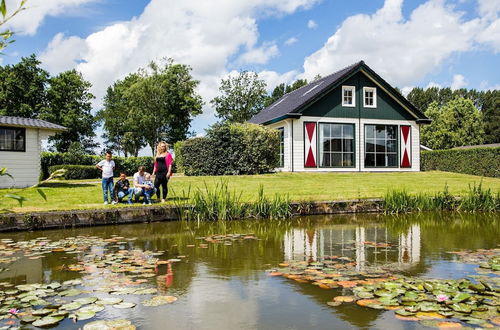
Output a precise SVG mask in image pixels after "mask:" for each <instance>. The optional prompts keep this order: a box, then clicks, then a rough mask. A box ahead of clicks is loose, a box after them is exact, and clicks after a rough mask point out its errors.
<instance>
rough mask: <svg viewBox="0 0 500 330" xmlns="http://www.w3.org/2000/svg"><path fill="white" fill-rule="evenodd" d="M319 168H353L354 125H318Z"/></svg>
mask: <svg viewBox="0 0 500 330" xmlns="http://www.w3.org/2000/svg"><path fill="white" fill-rule="evenodd" d="M319 138H320V140H319V155H320V161H321V163H320V167H353V166H354V125H353V124H329V123H320V124H319Z"/></svg>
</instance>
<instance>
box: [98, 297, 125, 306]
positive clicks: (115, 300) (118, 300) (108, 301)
mask: <svg viewBox="0 0 500 330" xmlns="http://www.w3.org/2000/svg"><path fill="white" fill-rule="evenodd" d="M122 301H123V299H122V298H99V300H97V301H96V304H98V305H115V304H119V303H121V302H122Z"/></svg>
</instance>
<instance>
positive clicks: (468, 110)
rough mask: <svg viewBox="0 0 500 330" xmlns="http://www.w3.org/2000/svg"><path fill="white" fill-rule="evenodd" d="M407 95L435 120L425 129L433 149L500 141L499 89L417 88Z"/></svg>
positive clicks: (427, 139) (424, 139)
mask: <svg viewBox="0 0 500 330" xmlns="http://www.w3.org/2000/svg"><path fill="white" fill-rule="evenodd" d="M407 98H408V100H409V101H410V102H411V103H413V105H415V106H416V107H417V108H418V109H420V110H421V111H422V112H424V113H425V114H426V115H427V116H428V117H429V118H431V119H433V123H432V124H431V125H429V126H424V128H423V131H422V141H423V143H424V144H426V145H428V146H429V147H431V148H436V149H445V148H452V147H456V146H460V145H469V144H483V143H484V144H489V143H500V90H487V91H478V90H475V89H465V88H461V89H457V90H452V89H451V88H449V87H446V88H439V87H430V88H427V89H423V88H419V87H417V88H414V89H412V90H411V91H410V93H409V94H408V96H407Z"/></svg>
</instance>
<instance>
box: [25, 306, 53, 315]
mask: <svg viewBox="0 0 500 330" xmlns="http://www.w3.org/2000/svg"><path fill="white" fill-rule="evenodd" d="M54 311H55V310H54V309H48V308H42V309H37V310H34V311H33V312H31V314H33V315H35V316H45V315H49V314H50V313H52V312H54Z"/></svg>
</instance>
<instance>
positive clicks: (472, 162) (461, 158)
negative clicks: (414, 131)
mask: <svg viewBox="0 0 500 330" xmlns="http://www.w3.org/2000/svg"><path fill="white" fill-rule="evenodd" d="M498 164H500V147H493V148H492V147H478V148H470V149H449V150H435V151H423V152H422V153H421V169H422V170H423V171H433V170H439V171H446V172H456V173H464V174H472V175H481V176H489V177H494V178H500V166H498Z"/></svg>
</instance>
